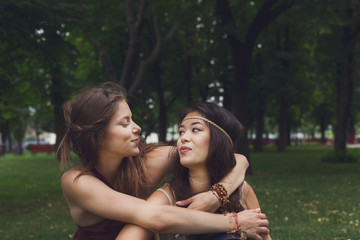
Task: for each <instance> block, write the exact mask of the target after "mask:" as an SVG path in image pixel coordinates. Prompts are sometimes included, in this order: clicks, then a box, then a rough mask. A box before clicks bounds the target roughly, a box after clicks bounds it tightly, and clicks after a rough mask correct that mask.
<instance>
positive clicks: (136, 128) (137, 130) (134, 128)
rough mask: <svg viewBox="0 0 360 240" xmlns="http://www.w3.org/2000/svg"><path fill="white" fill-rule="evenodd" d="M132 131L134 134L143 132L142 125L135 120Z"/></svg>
mask: <svg viewBox="0 0 360 240" xmlns="http://www.w3.org/2000/svg"><path fill="white" fill-rule="evenodd" d="M132 132H133V133H134V134H139V133H140V132H141V127H139V125H137V124H136V123H135V122H134V126H133V129H132Z"/></svg>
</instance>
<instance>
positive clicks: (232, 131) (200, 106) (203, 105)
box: [171, 102, 244, 212]
mask: <svg viewBox="0 0 360 240" xmlns="http://www.w3.org/2000/svg"><path fill="white" fill-rule="evenodd" d="M192 112H198V113H199V114H200V116H201V117H204V118H207V119H208V120H210V121H212V122H214V123H216V124H217V125H219V126H220V127H221V128H222V129H224V130H225V131H226V132H227V134H228V135H229V136H230V138H231V140H232V141H233V142H235V140H236V139H237V138H238V137H240V136H241V135H242V134H243V131H244V130H243V126H242V125H241V123H240V122H239V121H238V120H237V118H236V117H235V116H234V115H233V114H232V113H231V112H230V111H228V110H227V109H225V108H223V107H220V106H218V105H217V104H215V103H208V102H200V103H196V104H195V105H193V106H191V107H189V108H187V109H185V110H184V111H182V112H181V113H180V115H179V118H178V122H179V123H181V122H182V120H183V119H184V118H185V116H186V115H188V114H189V113H192ZM205 123H206V124H207V125H208V126H209V128H210V146H209V153H208V156H207V159H206V168H207V171H208V172H209V176H210V184H211V185H213V184H215V183H217V182H219V181H221V180H222V179H223V178H224V177H225V176H226V175H227V174H228V173H230V171H231V170H232V169H233V168H234V167H235V165H236V159H235V157H234V150H233V146H232V144H231V142H230V141H229V139H228V137H227V136H226V135H225V134H224V133H223V132H222V131H220V130H219V129H218V128H217V127H215V126H213V125H212V124H209V123H207V122H205ZM172 157H174V158H176V160H174V162H175V163H176V166H175V172H174V179H173V180H172V182H171V186H172V188H173V189H174V192H175V194H176V198H177V199H179V200H180V199H186V198H188V197H190V196H191V195H192V193H191V192H190V189H191V188H190V182H189V170H188V169H187V168H186V167H183V166H182V165H181V164H180V157H179V154H178V152H177V151H176V152H174V154H173V156H172ZM239 202H240V201H239V192H238V191H236V192H234V193H233V194H232V195H231V196H230V204H229V209H228V210H229V211H236V212H238V211H239V210H240V209H238V208H240V207H241V205H240V204H239Z"/></svg>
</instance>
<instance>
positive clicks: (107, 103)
mask: <svg viewBox="0 0 360 240" xmlns="http://www.w3.org/2000/svg"><path fill="white" fill-rule="evenodd" d="M121 101H126V90H125V88H123V87H122V86H121V85H119V84H116V83H103V84H101V85H100V86H98V87H94V88H91V89H89V90H86V91H84V92H82V93H80V94H79V95H78V96H77V97H76V98H75V99H73V100H69V101H67V102H65V103H64V104H63V111H64V117H65V121H66V124H67V127H68V129H67V132H66V134H65V136H64V138H63V139H62V141H61V143H60V145H59V149H58V153H59V152H60V156H61V169H62V170H64V169H65V168H67V167H68V166H69V165H71V156H70V150H71V149H72V150H73V151H74V152H75V153H76V154H77V155H78V156H79V158H80V164H81V165H82V166H83V167H84V168H85V170H84V171H83V172H82V174H84V173H85V172H87V171H89V170H90V169H92V168H94V167H95V165H96V163H97V161H98V158H99V149H100V144H101V141H102V140H103V138H104V135H105V131H106V129H107V127H108V124H109V122H110V120H111V119H112V117H113V116H114V114H115V111H116V107H117V104H118V103H119V102H121ZM144 146H145V142H144V141H143V140H142V141H141V143H140V145H139V148H140V155H139V156H138V157H131V156H129V157H127V158H128V160H126V161H122V163H121V165H120V167H119V169H118V174H117V177H118V179H117V181H116V182H117V184H116V185H115V186H113V187H114V188H115V189H116V190H117V191H120V192H123V193H126V194H130V195H133V196H137V197H141V196H142V194H143V193H144V191H143V190H144V189H142V187H143V186H145V184H144V182H145V181H146V176H147V173H146V169H145V165H144V158H143V155H144V151H143V149H144ZM82 174H80V175H79V176H81V175H82Z"/></svg>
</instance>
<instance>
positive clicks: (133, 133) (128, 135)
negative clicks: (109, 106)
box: [101, 101, 141, 158]
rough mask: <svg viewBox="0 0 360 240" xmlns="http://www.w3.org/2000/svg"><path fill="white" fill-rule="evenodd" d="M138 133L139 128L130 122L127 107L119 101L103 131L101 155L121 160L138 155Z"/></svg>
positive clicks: (129, 111) (130, 115)
mask: <svg viewBox="0 0 360 240" xmlns="http://www.w3.org/2000/svg"><path fill="white" fill-rule="evenodd" d="M140 131H141V128H140V127H139V126H138V125H137V124H136V123H135V122H133V120H132V113H131V110H130V108H129V105H128V104H127V103H126V102H125V101H120V102H119V103H118V104H117V110H116V111H115V114H114V116H113V118H112V119H111V121H110V123H109V125H108V127H107V129H106V131H105V136H104V140H103V143H102V144H101V145H102V149H101V151H102V153H103V154H106V155H109V154H110V155H114V156H116V157H122V158H124V157H128V156H135V155H137V154H139V133H140Z"/></svg>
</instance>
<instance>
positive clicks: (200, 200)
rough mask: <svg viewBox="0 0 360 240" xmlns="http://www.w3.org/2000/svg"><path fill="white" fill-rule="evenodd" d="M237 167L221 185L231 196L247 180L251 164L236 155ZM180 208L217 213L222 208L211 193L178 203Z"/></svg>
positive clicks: (242, 156) (201, 194)
mask: <svg viewBox="0 0 360 240" xmlns="http://www.w3.org/2000/svg"><path fill="white" fill-rule="evenodd" d="M235 159H236V166H235V167H234V168H233V169H232V170H231V172H230V173H229V174H228V175H227V176H226V177H225V178H224V179H223V180H222V181H220V183H221V184H222V185H223V186H224V187H225V188H226V190H227V193H228V196H230V195H231V194H232V193H233V192H234V191H235V190H236V189H237V188H238V187H239V186H240V185H241V184H242V183H243V182H244V179H245V172H246V169H247V168H248V166H249V162H248V160H247V159H246V157H245V156H244V155H241V154H235ZM176 204H177V205H178V206H187V205H189V204H190V205H189V207H188V208H191V209H196V210H202V211H206V212H215V211H216V210H217V209H218V208H219V207H220V202H219V201H218V199H217V198H216V197H215V195H214V194H213V193H212V192H211V191H207V192H204V193H200V194H197V195H195V196H193V197H191V198H188V199H186V200H183V201H181V202H180V201H179V202H176Z"/></svg>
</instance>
